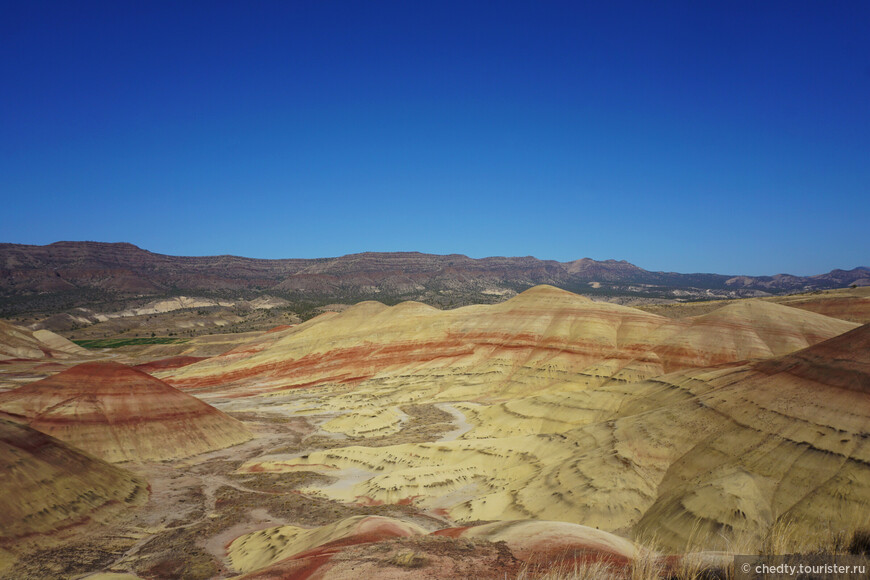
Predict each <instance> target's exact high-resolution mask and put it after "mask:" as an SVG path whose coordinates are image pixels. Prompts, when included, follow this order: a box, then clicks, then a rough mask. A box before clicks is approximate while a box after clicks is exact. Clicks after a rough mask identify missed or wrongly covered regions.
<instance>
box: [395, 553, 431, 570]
mask: <svg viewBox="0 0 870 580" xmlns="http://www.w3.org/2000/svg"><path fill="white" fill-rule="evenodd" d="M389 562H390V564H392V565H393V566H399V567H401V568H422V567H423V566H425V565H426V564H427V563H428V562H429V561H428V560H427V559H426V558H425V557H423V556H421V555H420V554H418V553H417V552H414V551H413V550H404V551H402V552H399V553H398V554H396V555H395V556H393V557H392V558H390V560H389Z"/></svg>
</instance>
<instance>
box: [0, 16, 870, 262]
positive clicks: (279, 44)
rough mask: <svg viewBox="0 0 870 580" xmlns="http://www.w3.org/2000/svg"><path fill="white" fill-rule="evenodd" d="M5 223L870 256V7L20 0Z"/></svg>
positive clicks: (516, 251)
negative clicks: (46, 0) (53, 0)
mask: <svg viewBox="0 0 870 580" xmlns="http://www.w3.org/2000/svg"><path fill="white" fill-rule="evenodd" d="M0 51H2V53H0V54H2V57H0V196H2V210H0V241H5V242H17V243H29V244H46V243H51V242H53V241H58V240H98V241H129V242H132V243H134V244H137V245H139V246H141V247H144V248H146V249H149V250H152V251H156V252H161V253H167V254H175V255H209V254H225V253H229V254H236V255H244V256H251V257H260V258H277V257H323V256H335V255H341V254H346V253H353V252H361V251H368V250H371V251H395V250H416V251H423V252H432V253H442V254H444V253H463V254H467V255H469V256H472V257H483V256H489V255H508V256H518V255H519V256H523V255H534V256H536V257H539V258H548V259H557V260H563V261H565V260H571V259H576V258H581V257H587V256H588V257H592V258H596V259H606V258H616V259H625V260H629V261H630V262H633V263H635V264H637V265H639V266H641V267H644V268H647V269H651V270H669V271H680V272H719V273H732V274H737V273H741V274H774V273H778V272H789V273H793V274H815V273H821V272H825V271H828V270H830V269H832V268H852V267H855V266H858V265H870V2H867V1H865V0H861V1H847V0H844V1H837V2H827V1H825V2H822V1H819V2H801V1H795V0H789V1H784V2H756V1H746V2H740V1H728V2H703V1H697V0H692V1H690V2H672V1H667V2H599V1H595V2H538V1H531V0H530V1H529V2H510V1H499V2H467V1H463V2H451V1H444V0H439V1H437V2H416V1H407V0H403V1H400V2H391V1H374V2H368V1H354V2H332V1H329V0H317V1H314V0H312V1H305V2H292V1H282V2H278V1H275V2H263V1H259V2H257V1H254V2H241V1H240V2H234V3H229V2H215V1H207V2H206V1H203V2H177V1H172V2H160V1H152V0H149V1H142V2H117V1H114V0H112V1H106V2H98V3H94V2H80V1H76V2H68V1H64V2H41V1H38V0H37V1H29V0H28V1H26V0H20V1H17V2H8V1H3V2H2V17H0Z"/></svg>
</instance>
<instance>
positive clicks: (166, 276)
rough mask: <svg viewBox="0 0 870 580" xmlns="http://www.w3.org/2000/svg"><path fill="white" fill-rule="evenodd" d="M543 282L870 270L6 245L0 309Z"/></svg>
mask: <svg viewBox="0 0 870 580" xmlns="http://www.w3.org/2000/svg"><path fill="white" fill-rule="evenodd" d="M537 284H551V285H553V286H557V287H560V288H564V289H566V290H571V291H574V292H580V293H584V294H591V295H602V296H635V297H644V296H648V297H654V298H677V299H680V298H683V299H692V298H701V297H709V298H715V297H722V298H726V297H732V298H733V297H743V296H753V295H762V294H783V293H791V292H799V291H808V290H823V289H829V288H839V287H844V286H849V285H851V284H858V285H870V268H867V267H858V268H855V269H853V270H833V271H831V272H829V273H827V274H820V275H817V276H791V275H787V274H779V275H776V276H729V275H723V274H680V273H674V272H650V271H648V270H644V269H642V268H639V267H637V266H635V265H634V264H630V263H628V262H626V261H624V260H623V261H616V260H603V261H597V260H592V259H590V258H583V259H580V260H574V261H571V262H557V261H555V260H540V259H537V258H534V257H531V256H526V257H489V258H480V259H474V258H469V257H468V256H464V255H461V254H450V255H436V254H423V253H419V252H384V253H378V252H365V253H361V254H349V255H346V256H340V257H336V258H317V259H297V258H289V259H279V260H274V259H272V260H270V259H257V258H244V257H238V256H206V257H184V256H168V255H164V254H156V253H153V252H149V251H147V250H144V249H142V248H139V247H137V246H135V245H133V244H129V243H103V242H56V243H53V244H49V245H45V246H33V245H24V244H10V243H4V244H0V298H2V299H3V300H2V304H0V313H2V314H9V313H12V312H20V311H25V310H27V309H31V308H35V309H39V308H45V307H47V305H48V304H49V302H50V303H51V305H53V306H52V307H56V308H68V307H75V306H82V305H86V304H92V303H95V302H105V301H107V300H112V299H115V300H123V299H127V298H131V297H141V296H148V297H153V296H175V295H179V294H187V295H197V294H208V295H222V296H243V297H246V298H252V297H256V296H259V295H264V294H268V295H275V296H280V297H282V298H286V299H290V300H291V301H300V300H301V301H308V302H311V303H325V302H328V301H331V302H353V301H358V300H362V299H369V298H373V299H377V300H381V301H386V302H395V301H398V300H420V301H422V302H426V303H429V304H433V305H436V306H448V307H450V306H460V305H463V304H469V303H474V302H497V301H500V300H502V299H504V298H505V297H509V296H511V295H514V294H515V293H516V292H520V291H522V290H525V289H526V288H529V287H531V286H534V285H537Z"/></svg>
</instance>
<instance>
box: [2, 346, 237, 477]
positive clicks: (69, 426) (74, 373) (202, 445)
mask: <svg viewBox="0 0 870 580" xmlns="http://www.w3.org/2000/svg"><path fill="white" fill-rule="evenodd" d="M0 414H2V415H5V416H6V417H7V418H10V419H12V420H14V421H18V422H23V423H27V424H29V425H30V426H31V427H33V428H34V429H36V430H38V431H41V432H43V433H47V434H49V435H52V436H53V437H57V438H58V439H60V440H62V441H65V442H67V443H69V444H71V445H74V446H76V447H79V448H81V449H84V450H85V451H88V452H89V453H92V454H94V455H96V456H98V457H101V458H103V459H105V460H107V461H113V462H114V461H129V460H132V461H139V460H146V461H147V460H162V459H173V458H178V457H187V456H190V455H196V454H198V453H203V452H206V451H211V450H213V449H221V448H224V447H229V446H231V445H235V444H237V443H241V442H243V441H246V440H248V439H250V438H251V434H250V432H249V431H248V430H247V429H246V428H245V426H244V425H243V424H242V423H241V422H239V421H237V420H235V419H233V418H232V417H229V416H228V415H226V414H224V413H222V412H220V411H218V410H217V409H215V408H214V407H211V406H210V405H207V404H206V403H203V402H202V401H200V400H199V399H197V398H195V397H193V396H191V395H188V394H186V393H182V392H181V391H178V390H177V389H174V388H173V387H171V386H169V385H167V384H166V383H164V382H163V381H161V380H159V379H156V378H154V377H152V376H151V375H148V374H146V373H144V372H142V371H140V370H136V369H133V368H130V367H127V366H124V365H122V364H119V363H114V362H94V363H85V364H80V365H77V366H74V367H72V368H70V369H68V370H66V371H63V372H61V373H58V374H56V375H54V376H52V377H49V378H47V379H43V380H41V381H37V382H35V383H31V384H29V385H25V386H23V387H20V388H18V389H15V390H14V391H9V392H6V393H0Z"/></svg>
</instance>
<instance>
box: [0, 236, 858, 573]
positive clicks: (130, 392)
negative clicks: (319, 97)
mask: <svg viewBox="0 0 870 580" xmlns="http://www.w3.org/2000/svg"><path fill="white" fill-rule="evenodd" d="M0 301H2V302H0V308H2V315H3V317H4V320H0V492H2V493H0V524H2V525H0V577H3V578H95V579H99V578H102V579H112V578H114V579H116V580H120V579H128V580H129V579H134V578H141V579H151V578H191V579H200V578H237V577H238V578H263V579H265V578H273V579H277V578H293V579H303V578H312V579H313V578H355V579H358V578H499V579H503V578H518V577H523V578H539V577H540V578H544V577H547V578H556V577H565V578H569V577H584V576H581V575H580V574H587V576H585V577H601V578H605V577H612V578H628V577H632V578H673V577H677V578H697V577H701V575H703V574H706V575H707V576H706V577H710V575H711V574H712V575H716V574H718V575H720V577H724V575H725V574H728V573H729V566H730V563H731V556H730V555H731V554H759V553H766V554H781V553H788V552H809V551H822V552H828V553H855V554H860V553H866V550H868V549H870V546H868V544H870V269H868V268H863V267H861V268H856V269H854V270H850V271H842V270H835V271H833V272H831V273H829V274H824V275H819V276H813V277H796V276H786V275H780V276H770V277H748V276H726V275H717V274H674V273H662V272H648V271H646V270H643V269H641V268H638V267H636V266H633V265H631V264H628V263H627V262H617V261H612V260H611V261H604V262H596V261H594V260H589V259H583V260H578V261H575V262H567V263H564V262H563V263H560V262H554V261H544V260H538V259H535V258H531V257H528V258H485V259H481V260H474V259H471V258H467V257H465V256H458V255H456V256H432V255H426V254H417V253H400V254H375V253H367V254H357V255H352V256H344V257H341V258H330V259H322V260H253V259H246V258H237V257H231V256H222V257H207V258H182V257H172V256H163V255H159V254H153V253H150V252H147V251H145V250H142V249H139V248H136V247H135V246H132V245H130V244H99V243H91V242H86V243H72V242H62V243H57V244H52V245H49V246H24V245H16V244H2V245H0ZM572 574H574V575H573V576H572Z"/></svg>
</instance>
